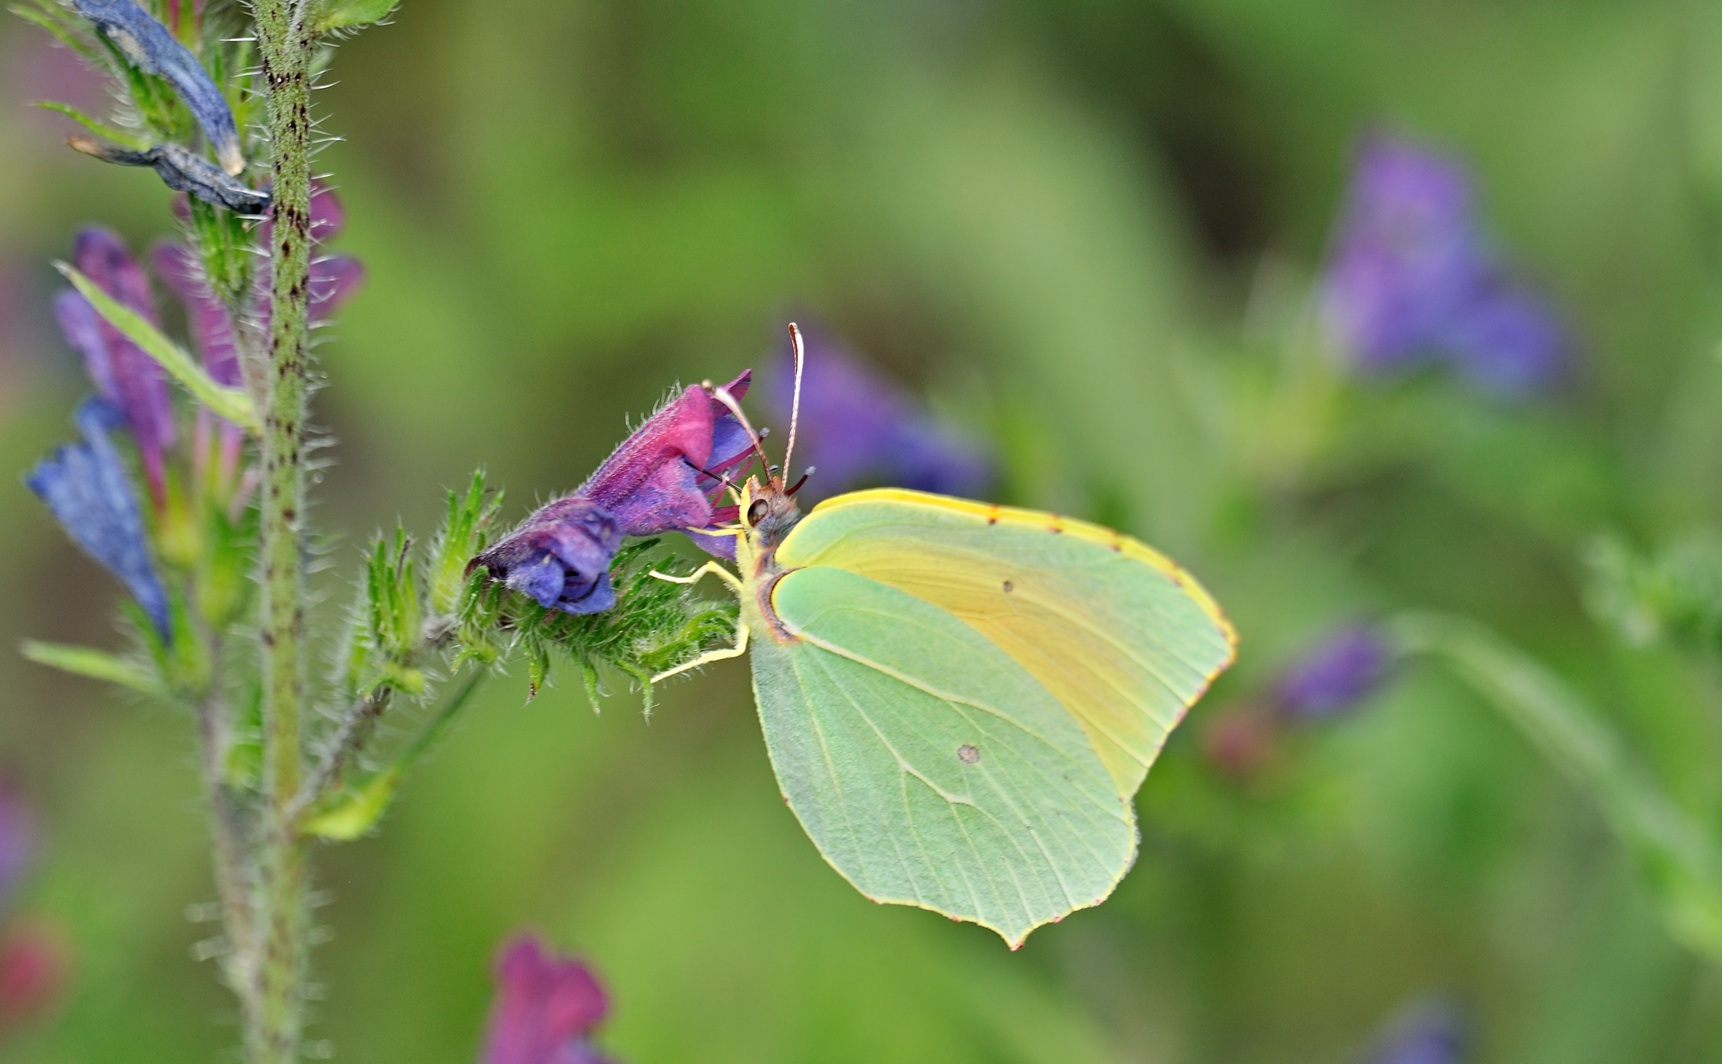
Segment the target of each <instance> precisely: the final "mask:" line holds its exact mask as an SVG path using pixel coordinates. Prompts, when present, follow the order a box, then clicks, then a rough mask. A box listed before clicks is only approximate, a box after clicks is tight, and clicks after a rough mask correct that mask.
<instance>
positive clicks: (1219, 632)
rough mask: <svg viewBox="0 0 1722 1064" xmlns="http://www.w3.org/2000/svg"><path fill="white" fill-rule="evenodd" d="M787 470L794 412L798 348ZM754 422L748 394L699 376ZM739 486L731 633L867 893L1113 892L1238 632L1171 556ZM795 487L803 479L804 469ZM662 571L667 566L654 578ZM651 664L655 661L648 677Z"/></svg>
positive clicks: (1081, 527)
mask: <svg viewBox="0 0 1722 1064" xmlns="http://www.w3.org/2000/svg"><path fill="white" fill-rule="evenodd" d="M790 333H791V338H792V341H793V343H794V348H795V365H796V393H795V395H796V397H795V400H794V405H793V406H792V414H791V418H790V438H789V443H788V445H787V447H786V451H785V455H784V466H783V468H785V469H787V468H789V461H790V458H791V457H792V456H793V453H794V447H795V430H796V421H797V420H798V419H799V406H800V377H801V366H802V360H803V355H804V351H803V348H802V343H801V338H800V334H799V331H798V330H797V329H796V327H795V326H794V325H791V326H790ZM707 388H708V391H709V392H710V393H711V394H712V396H713V398H714V399H716V400H718V401H719V402H722V403H723V404H724V405H725V406H726V407H728V408H729V409H730V411H731V412H732V413H733V414H734V416H735V417H736V418H737V419H738V420H739V421H740V422H741V424H742V425H743V426H744V427H746V429H747V432H748V434H749V435H750V436H751V437H752V439H753V444H754V449H755V451H756V453H757V454H758V455H759V456H760V457H761V458H762V459H763V458H764V452H763V447H762V446H761V445H760V442H759V436H758V434H757V433H754V431H753V429H752V426H751V425H749V424H748V423H747V419H746V416H745V415H744V414H743V413H742V411H741V407H740V405H739V404H738V403H737V402H736V401H735V400H734V398H733V397H732V396H730V395H729V394H728V393H727V391H726V390H725V389H723V388H721V387H712V386H710V385H708V386H707ZM766 466H767V469H768V474H767V476H766V477H765V479H763V480H761V479H759V478H757V477H749V478H748V480H747V482H746V483H745V484H742V485H739V486H735V485H733V484H732V485H731V487H732V490H733V493H734V495H735V497H736V505H737V515H738V521H737V523H736V525H735V526H734V528H733V532H732V534H733V535H734V537H735V562H736V569H737V572H734V573H732V572H731V571H730V570H728V569H726V568H724V567H723V566H722V565H720V564H719V563H717V562H709V563H707V564H706V565H705V566H703V567H702V568H701V569H699V570H696V571H695V572H694V573H693V574H692V575H689V576H686V577H670V576H665V577H664V578H665V579H675V580H679V581H683V582H691V581H694V580H698V579H700V578H701V577H702V576H704V575H706V574H707V573H713V574H717V575H719V576H721V577H722V578H723V579H724V580H725V581H726V582H728V583H729V584H730V585H731V586H732V587H733V588H734V590H735V592H736V594H737V596H738V597H739V599H740V615H739V620H738V625H737V634H736V642H735V645H734V646H733V647H728V648H721V649H718V650H715V651H711V652H708V653H707V654H705V655H703V656H701V657H700V658H698V659H696V660H694V661H691V662H688V663H687V664H685V665H682V666H680V667H678V668H676V669H673V670H670V671H669V672H666V673H664V674H663V676H668V675H672V674H674V673H676V672H681V671H684V670H686V669H690V668H695V667H698V666H700V665H704V664H706V663H708V662H710V661H714V660H718V659H721V658H731V657H739V656H741V655H742V654H744V653H749V652H750V651H751V663H752V668H753V692H754V698H755V701H756V702H757V703H758V707H759V717H760V723H761V725H762V726H763V729H764V732H765V740H766V746H767V749H768V751H769V753H770V756H771V763H772V767H773V769H774V770H775V771H776V774H777V779H778V783H779V785H780V786H781V788H782V792H783V797H784V799H785V800H786V801H787V802H788V804H789V807H790V809H791V810H792V811H793V812H794V813H795V816H796V817H797V819H799V820H800V822H801V826H802V827H803V828H804V829H806V831H807V834H808V835H809V837H811V838H812V840H813V842H814V844H815V845H816V846H817V847H818V848H819V851H820V853H822V854H823V855H824V856H825V859H826V860H827V861H828V862H829V863H830V864H831V866H832V867H833V868H835V869H836V870H837V871H838V872H839V873H840V874H842V875H843V877H844V878H846V879H847V880H849V882H850V883H852V884H853V885H854V886H855V887H856V888H857V889H858V890H860V891H861V893H863V894H864V895H866V896H867V897H869V898H871V899H873V900H874V901H878V902H890V903H897V904H905V905H915V906H919V907H921V908H925V909H931V910H933V911H935V912H939V913H943V914H944V915H946V916H950V917H952V918H954V919H957V920H964V921H971V922H974V923H977V924H981V925H983V926H985V927H988V928H991V929H992V930H994V931H996V932H997V933H998V934H999V935H1000V936H1002V937H1003V938H1004V940H1005V941H1006V943H1008V944H1009V945H1010V947H1011V948H1012V949H1015V948H1017V947H1019V946H1021V945H1022V943H1023V940H1024V939H1025V938H1026V937H1027V936H1028V934H1029V932H1030V931H1032V930H1033V929H1035V928H1036V927H1039V926H1041V925H1042V924H1046V923H1049V922H1053V921H1057V920H1061V919H1063V918H1064V917H1065V916H1066V915H1068V914H1069V913H1071V912H1073V911H1075V910H1077V909H1082V908H1087V907H1089V906H1093V905H1097V904H1099V903H1100V902H1101V901H1104V900H1105V899H1106V897H1107V896H1108V895H1110V894H1111V893H1112V890H1113V888H1114V887H1116V886H1117V885H1118V882H1119V880H1120V879H1122V878H1123V876H1124V874H1125V872H1126V871H1128V870H1129V868H1130V866H1131V864H1132V862H1133V861H1134V860H1135V857H1136V850H1137V843H1138V833H1137V827H1136V818H1135V806H1134V801H1133V799H1134V797H1135V794H1136V791H1137V789H1138V788H1139V787H1140V786H1141V784H1142V781H1143V779H1144V777H1145V776H1146V775H1147V773H1148V769H1149V767H1150V766H1151V765H1152V764H1153V763H1154V760H1155V758H1156V756H1157V755H1158V754H1159V752H1160V749H1161V747H1162V746H1163V745H1164V744H1165V742H1166V738H1167V735H1168V734H1169V733H1170V732H1171V730H1172V729H1173V728H1174V727H1176V726H1177V724H1178V722H1179V721H1180V720H1181V719H1182V718H1183V716H1184V714H1185V712H1186V711H1187V710H1188V709H1189V707H1190V706H1191V705H1192V704H1193V703H1194V702H1195V701H1196V700H1197V699H1198V698H1200V697H1201V695H1202V694H1203V692H1204V691H1206V690H1207V688H1208V685H1209V684H1210V683H1211V682H1212V681H1213V679H1214V678H1215V677H1216V676H1217V675H1218V674H1219V673H1220V672H1221V671H1222V670H1223V669H1225V668H1226V666H1227V665H1229V664H1230V663H1231V661H1232V659H1233V657H1234V654H1235V650H1236V636H1235V635H1234V633H1233V630H1232V627H1231V625H1230V624H1229V623H1228V622H1227V620H1226V618H1225V617H1224V615H1223V614H1222V613H1221V612H1220V609H1219V607H1218V606H1217V605H1216V604H1215V602H1214V600H1213V599H1212V598H1211V597H1209V595H1208V594H1207V592H1206V591H1204V590H1203V589H1202V587H1201V586H1200V585H1199V584H1197V582H1196V581H1195V580H1194V579H1193V578H1192V577H1191V576H1190V575H1189V574H1187V573H1185V572H1184V571H1183V570H1181V569H1179V568H1178V567H1177V566H1176V565H1175V564H1173V563H1172V562H1171V561H1170V560H1168V559H1167V558H1166V557H1164V556H1163V555H1161V554H1159V553H1158V552H1156V551H1154V550H1153V549H1152V548H1150V547H1148V546H1146V545H1144V544H1142V543H1140V542H1138V541H1137V540H1135V539H1132V538H1130V537H1129V536H1126V535H1123V534H1121V533H1119V532H1115V531H1113V530H1111V529H1109V528H1104V527H1102V526H1099V525H1095V524H1090V523H1088V522H1085V521H1077V520H1072V519H1070V518H1064V517H1059V516H1057V515H1054V514H1051V513H1043V512H1040V511H1036V510H1024V509H1016V508H1013V507H1006V506H996V505H989V504H986V503H979V502H971V501H968V500H964V499H955V498H949V497H946V496H942V495H933V494H928V493H925V492H916V491H907V490H900V489H878V490H867V491H854V492H849V493H846V494H842V495H837V496H835V497H833V498H830V499H827V500H825V501H823V502H821V503H819V504H818V505H817V506H815V507H814V508H813V509H812V510H811V511H810V512H808V513H806V514H803V513H801V511H800V508H799V506H798V505H797V502H796V499H795V490H796V489H797V488H799V487H800V482H798V483H797V484H795V485H794V486H791V487H786V486H785V482H784V479H783V478H782V477H781V476H779V475H778V473H777V471H776V467H773V466H771V465H770V464H769V462H767V463H766ZM803 480H805V478H803ZM659 575H663V574H659ZM658 678H662V677H658Z"/></svg>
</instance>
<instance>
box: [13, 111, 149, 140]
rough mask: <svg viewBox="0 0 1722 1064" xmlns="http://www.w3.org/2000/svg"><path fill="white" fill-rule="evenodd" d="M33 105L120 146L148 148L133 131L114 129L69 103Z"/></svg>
mask: <svg viewBox="0 0 1722 1064" xmlns="http://www.w3.org/2000/svg"><path fill="white" fill-rule="evenodd" d="M35 106H37V107H40V108H41V109H42V110H44V111H53V112H54V113H55V114H62V115H65V116H66V117H67V118H70V119H71V120H72V121H74V122H76V123H78V124H79V125H80V126H83V127H84V128H85V129H87V130H89V131H90V132H91V133H94V134H96V135H97V136H98V137H104V138H106V139H108V140H111V141H113V142H114V143H115V144H118V145H120V146H121V147H124V148H129V149H131V150H132V151H148V150H149V147H150V145H149V142H148V141H146V140H144V139H143V138H142V137H139V136H137V135H136V134H135V133H127V132H125V131H124V130H120V129H116V128H114V127H113V126H110V125H108V124H107V123H106V122H102V121H100V120H98V119H95V118H91V117H90V116H89V115H87V114H85V113H84V112H82V111H80V110H78V109H77V108H76V107H73V106H72V105H71V104H69V103H60V102H59V101H57V100H37V101H36V103H35Z"/></svg>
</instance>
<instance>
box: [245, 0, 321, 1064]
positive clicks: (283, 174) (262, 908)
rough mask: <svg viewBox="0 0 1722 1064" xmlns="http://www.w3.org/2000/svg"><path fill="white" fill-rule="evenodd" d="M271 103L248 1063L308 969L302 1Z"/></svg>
mask: <svg viewBox="0 0 1722 1064" xmlns="http://www.w3.org/2000/svg"><path fill="white" fill-rule="evenodd" d="M253 11H254V13H255V15H256V19H257V42H258V48H259V52H260V54H261V58H262V60H263V76H264V81H265V83H266V84H265V91H266V94H267V96H268V105H269V141H270V148H271V152H272V158H271V160H270V169H271V171H272V173H273V176H274V183H273V187H272V192H273V196H274V228H273V233H272V236H271V247H270V249H269V261H270V268H271V271H272V276H271V280H270V297H271V309H270V319H269V338H268V344H269V348H268V351H269V355H268V362H267V365H266V366H265V367H264V372H265V380H264V382H263V385H264V394H265V396H266V397H267V398H266V402H265V405H264V415H263V485H262V488H263V491H262V502H261V505H262V525H261V543H260V555H261V564H262V585H263V603H262V651H263V670H262V672H263V790H264V809H263V824H262V830H261V833H260V837H259V846H260V848H261V852H260V854H259V860H258V891H257V938H256V945H257V972H256V986H255V990H254V993H253V994H252V996H251V997H252V1000H251V1001H249V1002H247V1003H246V1005H247V1008H246V1017H245V1019H246V1023H245V1028H246V1030H245V1049H246V1058H247V1060H248V1061H250V1064H296V1062H297V1061H298V1060H299V1059H300V1054H301V1042H302V1028H303V1025H304V1020H303V1002H304V982H305V977H306V972H307V968H308V959H307V952H308V950H307V931H308V929H309V928H308V922H309V916H308V912H307V908H306V877H307V869H306V851H305V840H304V838H303V837H302V836H301V835H300V832H299V830H298V828H297V825H296V824H295V822H294V821H295V817H294V812H295V809H294V806H295V801H294V799H295V797H296V796H297V795H298V793H299V787H300V784H301V776H302V775H303V759H304V746H305V737H304V724H305V722H304V709H305V705H304V703H305V683H304V667H303V660H302V653H301V652H302V644H303V638H304V627H305V613H304V582H305V574H304V566H303V563H302V561H301V526H300V520H301V515H302V514H303V512H304V505H303V503H304V494H305V475H304V465H303V462H302V457H303V448H304V436H305V415H306V401H307V397H308V394H309V391H310V372H309V366H308V365H307V361H306V360H307V357H308V353H307V349H306V348H307V345H306V315H307V309H308V305H309V302H310V287H309V284H308V276H309V270H310V258H311V210H310V208H311V170H310V162H311V160H310V146H311V145H310V140H311V91H310V90H311V54H312V48H313V41H312V39H311V34H310V29H309V27H308V25H307V23H306V11H305V2H304V0H255V2H254V5H253Z"/></svg>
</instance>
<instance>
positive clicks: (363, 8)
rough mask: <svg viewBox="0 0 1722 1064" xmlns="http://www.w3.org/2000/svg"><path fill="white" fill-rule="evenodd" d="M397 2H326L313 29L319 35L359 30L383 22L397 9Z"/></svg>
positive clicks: (388, 0) (370, 0)
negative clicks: (334, 31)
mask: <svg viewBox="0 0 1722 1064" xmlns="http://www.w3.org/2000/svg"><path fill="white" fill-rule="evenodd" d="M395 3H396V0H326V2H325V3H324V4H323V5H322V7H321V9H320V10H319V11H318V12H317V17H316V18H315V19H314V20H313V21H312V23H311V28H312V30H314V31H315V32H317V33H328V32H329V31H330V30H343V29H357V28H359V27H360V26H369V25H370V24H371V23H373V22H381V21H382V20H383V19H385V18H387V17H388V15H389V12H391V11H393V10H394V9H395Z"/></svg>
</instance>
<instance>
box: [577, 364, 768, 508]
mask: <svg viewBox="0 0 1722 1064" xmlns="http://www.w3.org/2000/svg"><path fill="white" fill-rule="evenodd" d="M752 379H753V374H752V372H751V371H748V372H744V373H742V375H741V376H739V377H737V378H736V379H735V380H733V381H730V382H729V384H728V385H726V386H725V389H726V390H727V391H728V392H729V394H730V395H731V396H733V397H734V398H736V399H737V400H739V399H741V397H742V396H744V395H746V394H747V389H748V385H749V384H750V383H751V382H752ZM751 447H752V441H751V440H749V439H748V436H747V432H746V430H745V429H743V428H742V427H741V424H740V423H739V422H737V421H736V419H735V415H733V414H731V413H730V412H729V408H728V407H726V406H724V405H723V404H722V403H720V402H718V401H717V400H716V399H713V398H712V397H711V396H710V395H709V394H707V393H706V390H705V389H704V388H700V387H698V386H689V387H688V388H686V389H684V390H683V391H682V394H681V395H678V396H676V397H675V398H674V399H672V400H670V401H669V402H668V403H666V404H664V405H663V406H662V407H660V408H659V409H658V411H657V413H655V414H653V415H652V416H651V417H649V418H647V419H646V421H645V423H644V424H642V425H641V426H640V427H639V428H638V429H635V430H634V432H633V434H632V435H630V436H629V437H628V438H627V439H626V440H624V441H622V445H621V446H620V447H617V448H616V450H615V451H613V452H612V453H611V455H610V457H608V458H606V459H605V460H604V464H603V465H600V466H599V467H598V471H597V472H595V473H593V474H592V476H591V478H590V479H589V480H587V481H586V483H584V484H582V485H581V486H580V487H579V488H578V489H576V490H575V492H574V494H575V495H578V496H583V497H585V498H588V499H591V500H592V501H593V502H595V503H597V504H598V505H600V506H602V507H604V508H605V509H607V510H609V511H610V512H611V513H613V514H614V515H615V516H616V523H617V526H618V527H619V528H620V529H621V530H622V534H623V535H624V536H655V535H657V534H658V533H660V532H668V531H672V530H686V529H690V528H706V527H709V526H710V525H711V523H712V520H713V511H712V496H713V495H715V494H716V493H717V492H718V491H719V490H720V489H721V482H720V481H718V480H717V479H716V478H714V477H712V476H709V475H708V474H711V473H727V472H728V471H729V470H730V469H731V468H732V467H733V466H735V465H736V464H737V463H738V462H740V461H742V460H744V459H746V457H747V456H748V453H749V451H750V449H751Z"/></svg>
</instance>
